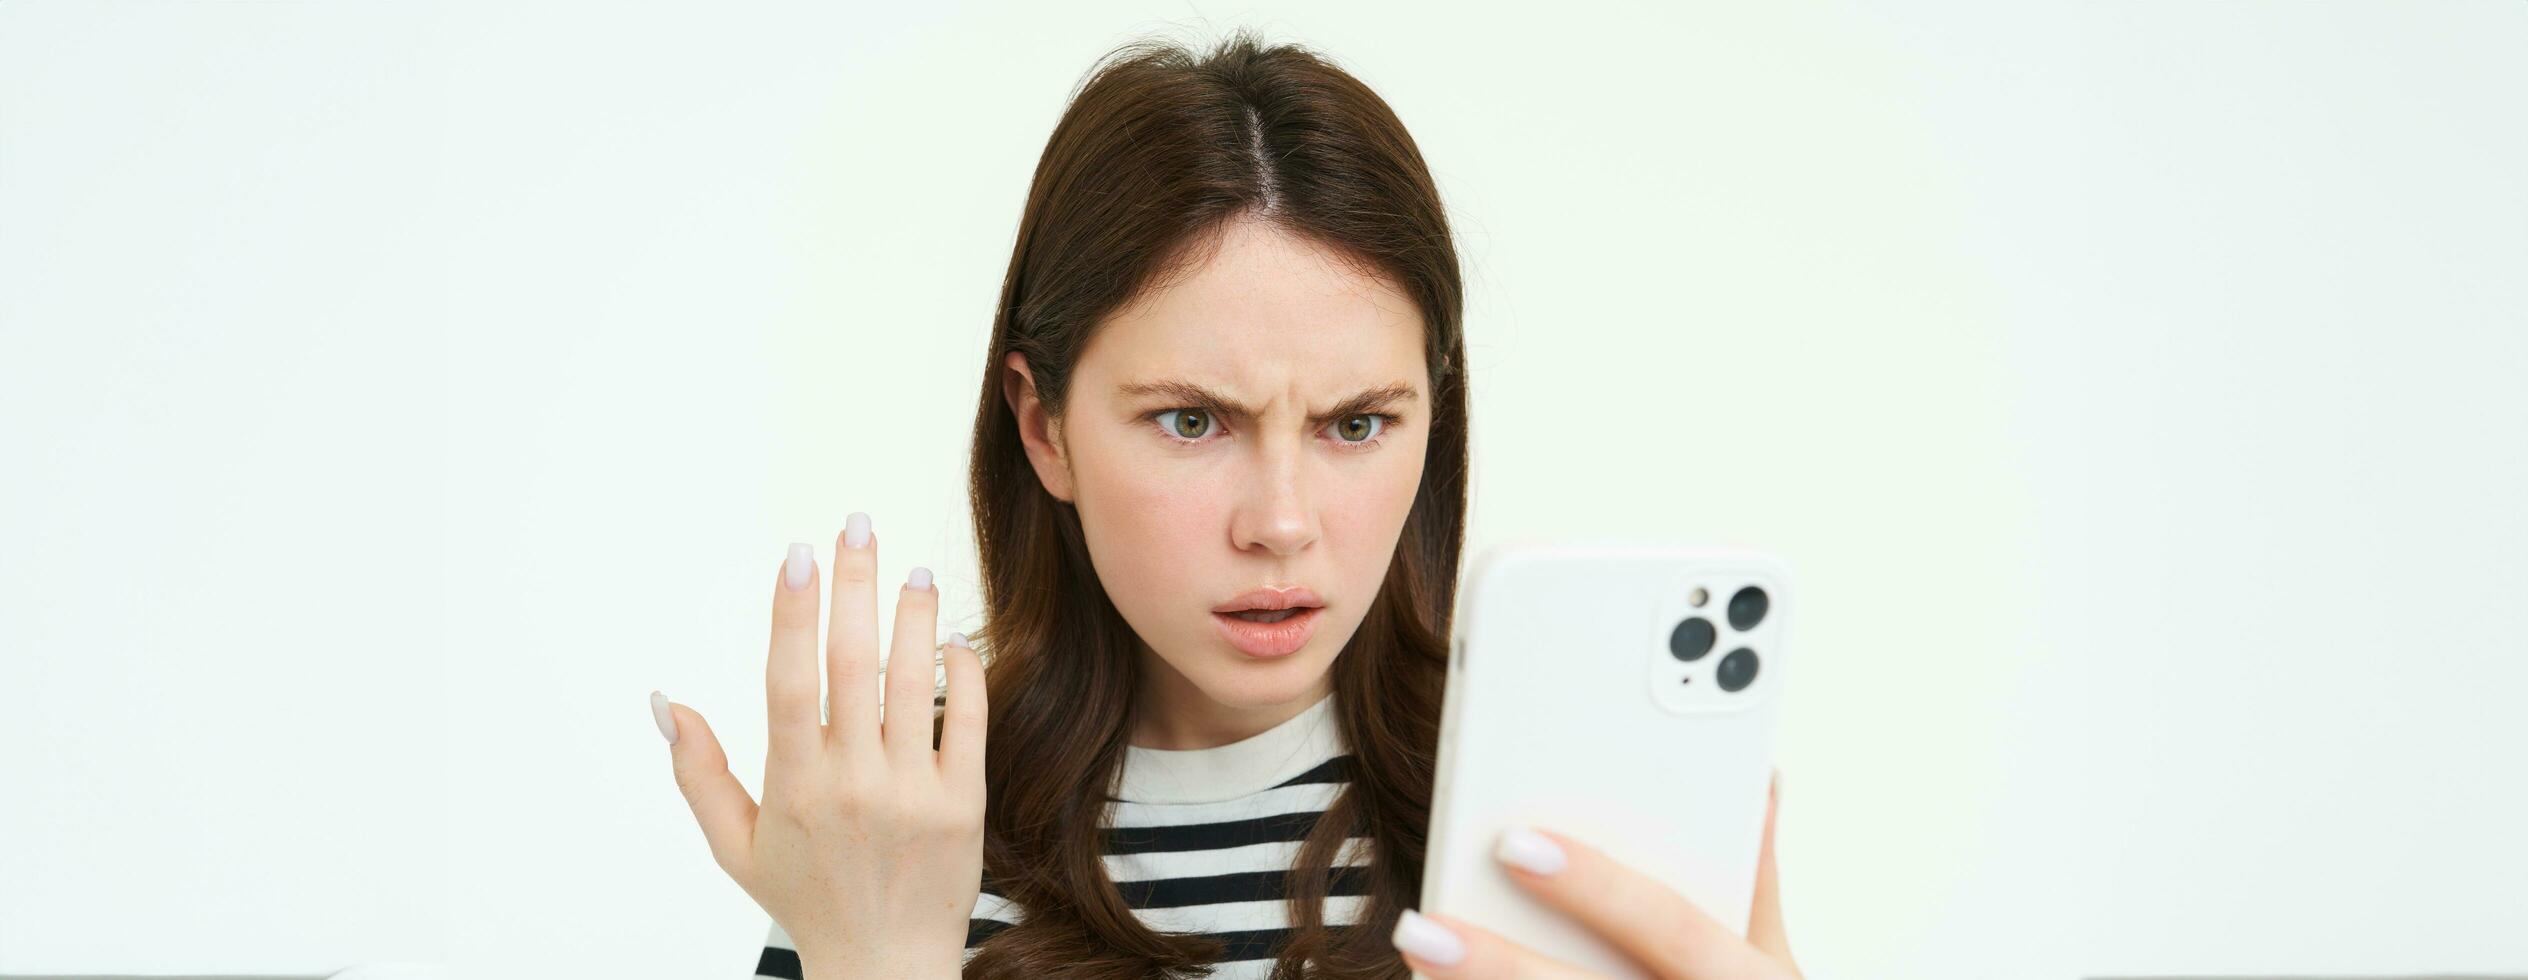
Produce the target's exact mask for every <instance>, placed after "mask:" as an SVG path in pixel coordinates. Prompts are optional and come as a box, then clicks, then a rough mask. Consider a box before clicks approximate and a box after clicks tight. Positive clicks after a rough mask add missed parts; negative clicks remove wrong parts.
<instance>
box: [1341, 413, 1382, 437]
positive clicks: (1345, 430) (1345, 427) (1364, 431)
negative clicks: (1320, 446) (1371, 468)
mask: <svg viewBox="0 0 2528 980" xmlns="http://www.w3.org/2000/svg"><path fill="white" fill-rule="evenodd" d="M1386 420H1387V417H1386V416H1384V415H1355V416H1352V417H1351V418H1348V419H1344V420H1343V421H1341V422H1337V423H1335V424H1334V434H1335V436H1336V437H1337V438H1340V439H1342V440H1343V441H1344V442H1352V443H1360V442H1368V441H1369V440H1370V439H1372V438H1375V437H1376V436H1377V435H1378V434H1379V433H1380V432H1384V431H1386V428H1387V427H1386V424H1385V423H1386ZM1355 421H1357V422H1360V423H1361V424H1360V425H1357V426H1356V425H1353V424H1352V423H1353V422H1355ZM1371 422H1376V423H1379V424H1377V425H1371V424H1369V423H1371ZM1356 431H1357V432H1358V433H1359V434H1360V438H1358V439H1354V438H1352V434H1353V433H1354V432H1356Z"/></svg>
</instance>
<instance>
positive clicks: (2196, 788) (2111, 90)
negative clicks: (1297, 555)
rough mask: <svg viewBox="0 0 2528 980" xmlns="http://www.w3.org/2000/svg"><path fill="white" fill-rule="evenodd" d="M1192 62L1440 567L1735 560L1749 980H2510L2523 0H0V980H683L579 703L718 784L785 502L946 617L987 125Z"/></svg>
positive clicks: (2522, 337)
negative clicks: (712, 737) (1256, 147)
mask: <svg viewBox="0 0 2528 980" xmlns="http://www.w3.org/2000/svg"><path fill="white" fill-rule="evenodd" d="M1241 25H1244V26H1252V27H1256V28H1258V29H1260V30H1263V31H1264V32H1266V34H1267V35H1268V36H1270V37H1273V38H1275V39H1279V40H1295V41H1300V42H1303V43H1307V44H1310V45H1312V46H1315V47H1317V48H1318V49H1320V50H1322V51H1324V52H1326V53H1328V54H1330V55H1331V56H1333V57H1334V58H1335V59H1336V60H1338V61H1339V62H1340V63H1342V64H1344V65H1345V66H1347V67H1348V68H1350V69H1351V70H1353V71H1354V72H1355V73H1356V74H1358V75H1359V76H1360V77H1362V78H1363V79H1364V80H1365V81H1367V82H1368V83H1369V84H1370V85H1371V86H1372V87H1373V88H1375V89H1377V90H1378V91H1379V92H1380V93H1381V94H1382V95H1383V96H1384V97H1385V98H1386V99H1387V100H1388V101H1389V102H1390V103H1391V104H1392V105H1393V106H1394V107H1395V108H1396V110H1397V112H1398V113H1399V114H1400V115H1401V117H1402V118H1403V120H1404V121H1405V123H1406V125H1407V126H1408V127H1409V128H1410V129H1411V130H1412V132H1413V134H1414V135H1415V137H1416V139H1417V140H1418V141H1419V143H1420V145H1421V148H1422V150H1423V152H1424V153H1425V155H1426V156H1427V157H1428V158H1429V160H1430V162H1431V165H1432V168H1433V170H1434V172H1435V174H1436V176H1437V178H1438V180H1439V183H1440V187H1441V190H1442V193H1443V195H1444V196H1445V198H1446V200H1447V203H1448V205H1449V207H1450V209H1451V213H1452V216H1453V220H1454V221H1455V223H1456V230H1457V232H1458V234H1459V235H1460V239H1461V248H1462V255H1463V258H1464V262H1465V270H1466V274H1467V278H1468V284H1469V308H1468V321H1467V329H1468V333H1469V357H1470V360H1471V362H1472V363H1471V364H1470V366H1469V369H1470V371H1471V372H1472V379H1473V380H1472V386H1473V387H1472V391H1473V397H1474V409H1473V414H1474V426H1475V428H1474V453H1475V459H1474V464H1475V476H1474V484H1473V498H1474V500H1473V507H1474V509H1473V513H1472V515H1471V525H1470V534H1471V540H1470V542H1469V544H1470V552H1469V554H1470V556H1471V555H1472V554H1473V553H1474V552H1475V551H1477V550H1480V549H1481V548H1482V547H1483V546H1485V545H1486V544H1487V543H1489V542H1493V541H1498V540H1501V539H1504V538H1509V537H1517V536H1535V535H1547V536H1550V535H1559V534H1573V535H1597V534H1624V533H1635V532H1638V533H1657V534H1667V535H1683V536H1690V537H1702V538H1708V539H1712V540H1718V541H1728V542H1736V543H1742V544H1752V545H1757V546H1762V547H1766V548H1770V549H1773V550H1776V551H1778V552H1780V553H1782V554H1784V555H1786V556H1787V557H1788V558H1789V559H1790V560H1791V561H1792V562H1794V563H1795V564H1796V565H1797V567H1798V568H1799V570H1800V571H1801V573H1802V578H1803V584H1804V585H1805V586H1806V590H1807V591H1806V596H1805V608H1804V612H1805V613H1806V615H1807V619H1806V620H1805V622H1804V623H1803V625H1802V627H1801V638H1802V643H1803V649H1802V651H1801V652H1800V655H1799V657H1798V659H1797V662H1796V664H1795V666H1794V667H1793V668H1792V669H1791V671H1790V676H1789V677H1787V678H1786V680H1787V681H1788V683H1789V685H1790V686H1789V688H1788V692H1789V700H1788V701H1787V702H1786V713H1785V715H1784V722H1783V723H1784V730H1783V733H1782V735H1783V739H1784V746H1783V749H1782V752H1783V758H1782V767H1783V772H1784V783H1783V792H1784V797H1783V811H1782V830H1781V847H1782V857H1781V860H1782V865H1783V873H1784V881H1785V893H1786V902H1787V906H1788V917H1789V922H1790V928H1791V931H1792V936H1793V940H1794V944H1795V947H1796V948H1797V949H1798V951H1799V954H1800V957H1801V960H1802V962H1803V964H1804V965H1805V966H1806V967H1807V968H1808V972H1809V973H1810V975H1812V976H1816V977H1820V978H1825V977H1854V978H1860V977H1922V978H1930V977H1941V978H1950V977H2048V978H2069V977H2075V976H2091V975H2116V974H2149V973H2161V974H2166V973H2197V974H2213V973H2242V972H2258V973H2281V972H2309V973H2333V974H2345V973H2362V972H2424V971H2443V970H2446V971H2500V970H2510V971H2523V972H2528V938H2523V933H2522V932H2521V930H2520V928H2519V921H2520V918H2521V913H2522V912H2523V911H2528V907H2523V902H2528V899H2523V894H2524V892H2523V889H2522V885H2523V883H2528V843H2524V842H2523V838H2522V837H2521V835H2519V834H2518V832H2517V829H2518V828H2519V827H2521V826H2528V785H2523V777H2522V776H2521V769H2522V767H2521V765H2520V763H2519V756H2520V750H2521V748H2522V747H2523V746H2528V719H2524V717H2523V714H2522V712H2520V711H2519V710H2518V709H2517V708H2516V707H2514V705H2516V704H2517V703H2518V701H2519V698H2520V692H2521V691H2523V690H2528V640H2523V637H2524V636H2528V612H2523V603H2522V602H2521V599H2520V596H2521V595H2522V594H2523V593H2528V517H2523V514H2522V507H2521V504H2520V502H2521V501H2523V500H2528V383H2523V381H2522V379H2523V377H2528V177H2523V176H2522V175H2524V174H2528V127H2523V126H2522V125H2521V124H2520V118H2521V117H2520V106H2521V103H2522V99H2523V96H2528V57H2523V56H2522V51H2523V49H2528V6H2523V5H2520V4H2517V3H2443V4H2429V5H2422V4H2398V3H2385V2H2380V3H2297V2H2295V3H2251V2H2237V3H2174V2H2148V3H2118V4H2105V3H2101V4H2063V3H2033V4H2032V3H2002V2H1994V3H1958V2H1941V3H1906V4H1863V3H1822V2H1798V3H1764V4H1755V3H1748V4H1730V5H1722V4H1701V3H1697V4H1682V5H1640V6H1588V5H1574V4H1556V5H1551V6H1549V7H1544V8H1538V7H1534V6H1519V7H1501V8H1490V7H1484V6H1480V5H1468V4H1450V5H1437V4H1434V5H1423V6H1416V7H1410V8H1406V7H1389V6H1380V5H1353V4H1336V3H1297V2H1293V3H1255V4H1249V5H1228V6H1221V5H1210V4H1203V3H1186V4H1175V5H1166V4H1139V3H1124V2H1108V3H1078V4H1065V5H1059V9H1057V5H1048V4H1028V3H991V4H983V5H973V6H964V7H959V8H954V9H941V8H937V7H931V6H926V5H915V4H895V5H884V6H880V5H848V6H846V5H827V4H786V5H750V6H746V7H744V8H738V7H734V6H729V5H708V4H686V5H663V4H662V5H625V4H603V3H527V4H509V3H500V4H494V3H463V4H459V3H448V4H428V5H425V4H399V5H386V4H315V3H257V4H244V3H205V4H191V5H174V4H137V3H107V4H70V3H52V4H45V3H29V2H12V3H8V4H5V5H0V973H8V974H21V973H32V974H42V973H65V972H67V973H79V972H186V973H234V972H252V971H269V972H284V971H303V972H311V973H314V972H325V971H330V970H335V969H340V968H342V967H345V966H349V965H352V964H355V963H361V962H372V961H382V960H419V961H435V962H441V963H446V964H450V965H452V966H453V967H455V968H456V969H457V970H459V971H461V975H466V976H477V975H479V976H487V977H534V976H564V975H570V976H620V977H660V978H665V977H696V976H727V977H735V976H743V975H745V971H747V970H749V969H750V968H751V967H752V966H753V964H754V959H755V955H756V952H757V949H758V946H759V944H760V943H761V941H762V940H763V937H764V932H765V927H766V924H767V921H768V920H767V919H766V918H765V916H764V915H763V913H762V911H761V910H760V909H758V908H756V907H755V906H754V904H753V903H752V902H751V901H750V900H749V899H748V898H747V897H746V896H745V894H744V893H743V892H741V891H740V890H739V889H738V888H737V887H736V886H735V885H734V884H733V883H732V882H730V881H729V880H728V879H727V878H726V877H725V876H724V875H723V874H721V872H720V871H719V870H718V868H717V867H715V866H714V865H713V864H712V862H711V860H710V857H709V854H708V852H707V850H706V849H705V847H704V845H703V841H702V838H701V835H700V833H699V831H698V830H697V829H696V828H695V827H694V825H693V821H692V818H691V815H690V814H689V812H688V811H687V810H686V807H685V804H684V802H683V800H682V798H681V797H680V796H679V795H678V794H677V792H676V790H675V787H674V785H673V782H672V780H671V779H670V776H669V769H668V758H667V754H666V749H665V747H664V746H663V745H662V744H661V742H660V741H659V738H658V735H657V732H656V730H655V728H654V727H653V725H652V722H651V719H650V716H649V713H648V707H647V705H646V704H645V701H646V698H647V695H648V693H649V691H650V689H652V688H660V689H663V690H664V691H666V692H667V694H668V695H669V696H670V697H673V698H675V699H677V700H679V701H682V702H685V703H688V704H691V705H694V706H696V707H697V708H698V709H699V710H701V711H702V712H703V713H704V714H705V715H706V716H707V717H708V718H709V719H710V720H711V721H712V723H713V725H714V727H715V729H716V730H717V732H718V734H719V736H720V738H721V739H722V740H723V741H724V743H725V744H726V746H727V748H728V749H729V752H730V755H731V757H732V761H733V763H734V767H735V769H736V771H737V773H738V775H739V777H740V779H741V780H743V781H744V782H745V783H746V784H747V785H748V786H749V787H750V788H756V789H759V788H760V785H761V783H760V779H761V775H762V761H761V760H762V752H763V728H762V724H763V695H762V691H763V687H762V683H763V681H762V675H763V659H764V651H763V636H764V631H765V628H766V626H765V622H766V617H767V614H768V608H769V595H770V589H771V586H772V582H773V576H774V575H775V573H776V569H777V567H778V564H779V562H780V560H781V557H782V553H783V549H784V547H785V545H786V544H787V543H788V542H790V541H793V540H805V541H812V542H815V543H816V544H817V546H818V548H819V550H820V552H821V553H825V552H827V551H828V549H830V547H831V543H832V539H833V537H834V535H835V533H836V532H837V530H838V529H839V528H840V526H841V522H842V519H843V516H844V515H845V514H846V513H848V512H850V511H854V510H865V511H868V512H870V513H871V514H872V515H873V516H874V518H875V523H876V528H877V532H878V534H879V537H880V540H881V542H882V553H881V558H882V564H883V566H884V567H883V568H882V572H883V573H884V574H887V575H901V574H903V573H904V572H905V571H906V570H908V569H909V568H911V567H912V566H914V565H917V564H919V565H927V566H929V567H931V568H933V569H934V570H936V571H937V572H938V574H939V581H940V583H941V586H942V588H943V591H944V595H945V597H946V601H947V608H946V614H945V617H944V619H945V621H944V622H943V624H942V628H943V629H955V628H961V627H964V626H969V625H971V624H973V623H974V622H976V621H977V617H978V615H979V601H978V596H977V593H976V590H975V587H974V556H973V552H972V544H971V538H970V535H969V533H968V530H967V524H966V511H965V509H964V496H963V478H964V470H963V465H964V451H965V442H966V435H965V434H966V431H967V429H968V427H969V425H970V422H971V413H972V411H973V409H974V406H975V402H976V398H977V395H978V390H979V388H978V386H979V383H980V380H981V378H982V371H983V367H984V344H985V342H986V339H987V334H988V329H989V326H990V316H991V311H992V305H993V303H994V301H995V299H996V297H997V291H998V287H999V282H1000V276H1001V274H1002V272H1003V270H1004V267H1005V265H1006V263H1007V261H1008V257H1009V247H1010V242H1011V238H1012V234H1013V231H1014V229H1015V226H1016V222H1017V218H1018V211H1019V207H1020V204H1021V203H1022V200H1023V196H1024V194H1025V191H1026V185H1027V180H1028V178H1029V175H1030V174H1031V172H1032V170H1033V167H1034V164H1035V159H1036V154H1037V153H1038V151H1039V150H1040V149H1041V148H1042V146H1043V141H1044V138H1045V136H1046V135H1047V134H1048V132H1049V131H1050V129H1051V127H1052V125H1053V122H1054V120H1055V119H1056V117H1057V116H1058V115H1059V113H1060V111H1061V108H1062V105H1063V103H1064V101H1065V99H1066V97H1067V96H1068V94H1069V92H1070V90H1071V88H1072V86H1073V85H1074V84H1075V83H1077V82H1078V81H1079V79H1080V77H1081V74H1082V73H1083V72H1084V71H1085V70H1086V69H1087V68H1088V67H1089V65H1090V64H1091V63H1092V62H1093V61H1094V60H1095V59H1096V58H1097V57H1098V56H1099V55H1101V54H1103V53H1104V52H1106V51H1107V50H1108V49H1110V48H1112V47H1113V46H1115V45H1116V44H1118V43H1121V42H1123V41H1126V40H1129V39H1132V38H1135V37H1139V36H1144V35H1148V34H1158V35H1161V36H1165V37H1171V38H1176V39H1179V40H1185V41H1190V42H1194V43H1197V44H1200V43H1207V42H1208V41H1210V40H1213V39H1215V38H1217V37H1218V36H1219V35H1221V34H1222V33H1224V32H1225V31H1227V30H1228V29H1230V28H1232V27H1236V26H1241ZM829 557H830V554H829ZM821 560H823V559H821ZM1575 721H1576V720H1575ZM1609 750H1610V751H1618V750H1620V747H1615V746H1610V747H1609Z"/></svg>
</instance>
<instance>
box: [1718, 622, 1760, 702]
mask: <svg viewBox="0 0 2528 980" xmlns="http://www.w3.org/2000/svg"><path fill="white" fill-rule="evenodd" d="M1732 605H1733V606H1734V605H1735V603H1732ZM1713 675H1714V677H1715V679H1717V680H1719V681H1720V689H1721V690H1724V691H1728V692H1731V693H1733V694H1734V693H1737V692H1739V691H1743V690H1746V689H1747V685H1749V684H1753V683H1755V682H1756V652H1755V651H1753V650H1749V649H1747V648H1746V647H1739V648H1738V649H1735V650H1731V651H1729V656H1726V657H1722V658H1720V669H1719V670H1716V671H1714V672H1713Z"/></svg>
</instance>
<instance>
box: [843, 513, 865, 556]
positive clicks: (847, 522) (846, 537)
mask: <svg viewBox="0 0 2528 980" xmlns="http://www.w3.org/2000/svg"><path fill="white" fill-rule="evenodd" d="M868 546H869V515H867V514H863V513H861V512H859V511H856V510H855V511H852V512H851V516H850V517H846V518H843V547H846V548H866V547H868Z"/></svg>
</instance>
